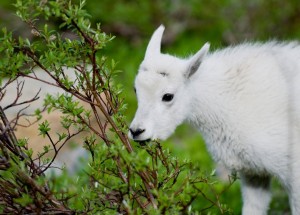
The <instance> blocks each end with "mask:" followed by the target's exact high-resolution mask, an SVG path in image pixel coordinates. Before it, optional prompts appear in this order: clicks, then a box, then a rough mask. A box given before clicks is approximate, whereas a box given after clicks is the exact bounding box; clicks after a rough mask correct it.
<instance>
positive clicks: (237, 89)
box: [129, 26, 300, 215]
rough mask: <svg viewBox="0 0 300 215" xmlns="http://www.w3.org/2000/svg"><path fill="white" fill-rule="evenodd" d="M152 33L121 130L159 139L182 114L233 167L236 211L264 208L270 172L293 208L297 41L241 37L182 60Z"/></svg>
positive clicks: (298, 136)
mask: <svg viewBox="0 0 300 215" xmlns="http://www.w3.org/2000/svg"><path fill="white" fill-rule="evenodd" d="M163 31H164V27H163V26H160V27H159V28H158V29H157V30H156V31H155V32H154V34H153V36H152V38H151V40H150V42H149V44H148V47H147V50H146V55H145V58H144V61H143V62H142V63H141V65H140V68H139V72H138V74H137V77H136V80H135V88H136V94H137V99H138V109H137V112H136V115H135V118H134V120H133V122H132V124H131V126H130V132H129V136H130V137H131V138H132V139H133V140H135V141H146V140H149V139H162V140H164V139H166V138H167V137H169V136H170V135H171V134H172V133H173V132H174V130H175V128H176V127H177V126H178V125H179V124H181V123H182V122H183V121H185V120H187V121H189V122H191V123H192V124H193V125H195V127H196V128H198V129H199V131H200V132H201V134H202V135H203V137H204V139H205V142H206V144H207V148H208V150H209V152H210V153H211V154H212V156H213V158H214V160H215V161H216V162H220V163H223V164H224V165H225V166H226V167H228V168H229V169H231V170H233V171H237V172H238V173H239V175H240V177H241V182H242V196H243V201H244V205H243V214H249V215H253V214H255V215H259V214H266V213H267V210H268V205H269V202H270V200H271V192H270V177H271V176H275V177H276V178H278V179H279V180H280V181H281V182H282V184H283V186H284V187H285V188H286V190H287V192H288V194H289V200H290V207H291V211H292V213H293V214H294V215H296V214H300V46H299V44H298V43H296V42H291V43H277V42H269V43H266V44H249V43H248V44H242V45H238V46H236V47H230V48H226V49H224V50H220V51H216V52H215V53H208V51H209V44H205V45H204V46H203V47H202V48H201V49H200V51H198V52H197V53H196V54H195V55H194V56H192V57H190V58H188V59H180V58H176V57H173V56H170V55H167V54H161V52H160V46H161V38H162V34H163Z"/></svg>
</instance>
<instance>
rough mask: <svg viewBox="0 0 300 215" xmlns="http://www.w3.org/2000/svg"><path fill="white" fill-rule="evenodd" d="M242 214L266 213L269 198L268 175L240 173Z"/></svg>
mask: <svg viewBox="0 0 300 215" xmlns="http://www.w3.org/2000/svg"><path fill="white" fill-rule="evenodd" d="M241 182H242V195H243V215H253V214H255V215H265V214H267V211H268V208H269V204H270V200H271V192H270V177H269V176H258V175H249V174H243V173H241Z"/></svg>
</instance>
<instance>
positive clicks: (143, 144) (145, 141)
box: [134, 139, 151, 146]
mask: <svg viewBox="0 0 300 215" xmlns="http://www.w3.org/2000/svg"><path fill="white" fill-rule="evenodd" d="M134 141H135V142H137V143H139V144H140V145H141V146H145V145H146V144H147V143H149V142H150V141H151V139H146V140H134Z"/></svg>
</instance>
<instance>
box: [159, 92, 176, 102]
mask: <svg viewBox="0 0 300 215" xmlns="http://www.w3.org/2000/svg"><path fill="white" fill-rule="evenodd" d="M173 98H174V94H171V93H166V94H165V95H163V97H162V101H164V102H170V101H172V99H173Z"/></svg>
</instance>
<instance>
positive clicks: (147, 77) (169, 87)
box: [129, 26, 209, 141]
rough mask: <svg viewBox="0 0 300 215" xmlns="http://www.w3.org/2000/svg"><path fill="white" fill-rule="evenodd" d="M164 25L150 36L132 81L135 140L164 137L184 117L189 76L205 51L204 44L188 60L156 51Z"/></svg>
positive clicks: (132, 135) (187, 104) (188, 98)
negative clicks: (133, 83) (135, 109)
mask: <svg viewBox="0 0 300 215" xmlns="http://www.w3.org/2000/svg"><path fill="white" fill-rule="evenodd" d="M163 31H164V26H160V27H159V28H158V29H157V30H156V31H155V32H154V33H153V35H152V37H151V39H150V42H149V44H148V47H147V50H146V54H145V58H144V60H143V62H142V63H141V65H140V68H139V72H138V74H137V77H136V80H135V90H136V95H137V99H138V110H137V112H136V114H135V117H134V120H133V121H132V123H131V126H130V132H129V137H130V138H132V139H133V140H135V141H146V140H150V139H162V140H164V139H166V138H168V137H169V136H170V135H171V134H172V133H173V132H174V130H175V129H176V127H177V126H178V125H179V124H181V123H182V122H183V121H184V120H185V118H186V117H187V114H188V112H189V111H190V109H189V101H190V99H191V97H192V96H191V95H190V94H191V93H192V92H190V90H189V87H188V84H189V81H190V79H191V78H192V77H193V75H194V73H195V72H196V71H197V70H198V68H199V66H200V64H201V62H202V60H203V58H204V57H205V55H206V54H207V52H208V50H209V44H205V45H204V46H203V47H202V48H201V49H200V51H198V52H197V53H196V54H195V55H194V56H192V57H191V58H188V59H180V58H176V57H173V56H170V55H167V54H162V53H161V52H160V47H161V38H162V35H163Z"/></svg>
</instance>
